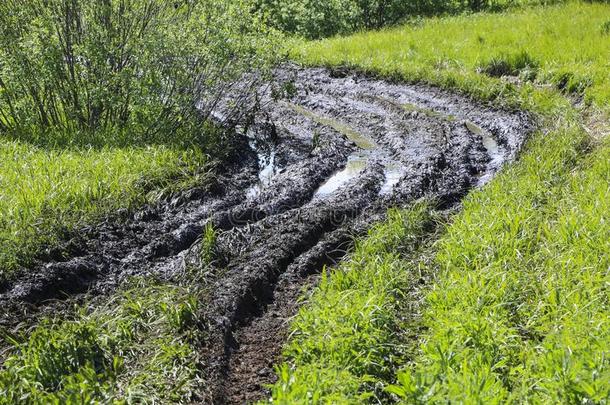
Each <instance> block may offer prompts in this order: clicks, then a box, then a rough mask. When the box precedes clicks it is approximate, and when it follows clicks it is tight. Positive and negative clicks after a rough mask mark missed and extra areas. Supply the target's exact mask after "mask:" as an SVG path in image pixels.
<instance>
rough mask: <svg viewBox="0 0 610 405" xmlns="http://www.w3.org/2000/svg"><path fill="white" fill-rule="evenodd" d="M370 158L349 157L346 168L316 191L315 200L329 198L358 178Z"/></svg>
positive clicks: (359, 155) (357, 155)
mask: <svg viewBox="0 0 610 405" xmlns="http://www.w3.org/2000/svg"><path fill="white" fill-rule="evenodd" d="M367 162H368V157H367V156H364V154H354V155H351V156H350V157H349V159H348V160H347V164H346V165H345V168H344V169H343V170H341V171H339V172H337V173H335V174H334V175H333V176H332V177H331V178H329V179H328V180H326V182H325V183H324V184H322V186H321V187H320V188H319V189H318V191H316V194H315V195H314V198H324V197H328V196H329V195H330V194H332V193H334V192H335V191H337V189H339V188H340V187H342V186H344V185H345V184H347V183H348V182H349V181H350V180H351V179H353V178H355V177H356V176H358V175H359V174H360V173H361V172H362V171H363V170H364V168H365V167H366V164H367Z"/></svg>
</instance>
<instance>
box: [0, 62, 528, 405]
mask: <svg viewBox="0 0 610 405" xmlns="http://www.w3.org/2000/svg"><path fill="white" fill-rule="evenodd" d="M275 76H276V77H275V79H276V84H275V85H273V86H264V87H261V89H260V92H259V94H258V97H257V98H258V100H259V101H260V103H261V110H260V112H259V113H258V114H257V115H256V116H255V117H254V118H253V120H251V121H250V122H249V123H248V125H243V126H241V127H240V128H241V129H240V130H241V131H242V132H243V133H242V136H241V137H240V139H241V141H240V142H241V143H242V147H241V150H240V153H239V159H236V160H235V162H234V163H232V164H230V165H227V167H226V168H225V170H224V171H223V173H221V174H220V176H219V177H218V179H217V181H216V182H215V183H214V185H213V186H211V187H207V188H205V189H204V188H202V189H193V190H190V191H188V192H185V193H182V194H180V195H179V196H176V197H175V198H173V199H172V200H170V201H166V202H163V203H160V204H157V205H155V206H150V207H146V208H145V209H143V210H141V211H139V212H137V213H136V214H135V215H130V216H129V218H127V219H126V220H121V221H118V220H116V219H109V220H107V221H105V222H104V223H102V224H99V225H96V226H92V227H89V228H87V229H83V230H82V232H80V235H79V236H78V238H75V239H74V240H73V241H71V242H70V243H68V244H67V245H66V246H67V247H65V248H64V249H63V250H64V251H65V252H68V253H62V254H57V255H55V256H54V255H53V254H50V255H49V257H48V258H47V260H44V261H40V263H39V264H38V265H37V266H36V267H35V268H33V269H30V270H29V271H28V272H26V273H24V276H23V277H21V278H19V279H17V280H15V281H13V282H11V283H8V284H6V285H5V286H4V287H3V289H2V290H0V304H2V306H3V307H5V308H11V307H12V308H14V306H15V305H18V303H28V304H34V305H39V304H41V303H42V302H43V301H45V300H47V299H50V298H61V297H65V296H73V295H77V294H80V293H84V292H90V293H93V294H96V293H102V292H106V291H111V290H112V289H114V288H116V287H117V286H119V285H120V284H121V283H122V282H124V280H126V279H127V278H128V277H130V276H134V275H138V276H147V275H154V276H155V277H160V278H164V279H168V280H171V279H173V278H177V277H180V275H181V274H182V273H184V272H185V271H186V269H187V268H188V267H189V266H190V265H194V266H197V265H200V263H198V260H200V255H198V253H197V245H198V241H199V238H200V236H201V234H202V232H203V230H204V228H205V226H206V225H207V224H212V225H213V226H214V228H215V229H216V230H217V232H218V238H217V241H216V255H217V261H216V262H215V263H213V265H208V267H207V268H208V269H210V270H209V271H211V272H213V270H212V268H214V267H215V268H218V269H222V271H217V272H215V276H214V277H210V278H209V282H210V283H211V285H210V288H209V294H208V296H206V298H205V300H206V303H205V305H202V307H203V308H204V312H205V313H203V314H202V318H203V319H205V322H204V324H205V325H204V326H203V327H204V328H205V329H206V330H207V332H208V333H207V335H208V336H209V339H208V341H207V343H206V345H205V347H203V348H202V356H203V360H204V361H203V364H204V365H205V366H204V367H205V368H206V370H205V375H206V378H207V379H208V384H207V386H208V389H207V391H206V392H205V393H204V399H205V400H206V402H215V403H243V402H246V401H250V400H254V399H259V398H260V397H261V395H264V392H265V391H264V389H263V387H262V385H263V384H266V383H269V382H272V379H273V372H272V365H273V363H274V362H275V361H276V360H277V358H278V355H279V352H280V349H281V343H282V342H283V341H284V339H285V334H286V325H287V322H288V319H289V318H290V317H291V316H292V315H293V314H294V312H295V310H296V308H297V306H298V305H297V298H298V297H299V295H300V294H301V291H302V289H303V288H305V287H307V286H310V285H312V284H314V283H315V278H316V275H317V274H319V272H320V270H321V269H322V268H323V266H324V265H328V264H333V263H336V262H337V261H338V260H340V259H341V258H342V257H343V256H344V255H345V252H346V251H348V250H349V247H350V244H351V241H352V239H353V236H354V235H360V234H362V233H363V232H365V231H366V230H367V229H368V228H369V227H370V225H372V224H373V223H374V222H376V221H379V220H382V219H383V217H384V214H385V212H386V210H387V209H388V208H389V207H394V206H406V205H408V204H410V203H411V202H413V201H414V200H416V199H418V198H421V197H434V198H436V199H437V200H438V201H439V204H441V205H444V206H451V205H453V204H455V203H456V202H459V201H460V200H461V198H462V197H463V196H464V195H465V194H466V193H467V192H468V191H469V190H471V189H472V188H473V187H477V186H480V185H482V184H484V183H485V182H487V181H489V180H490V179H491V178H492V177H493V175H494V174H495V173H496V172H497V171H498V170H499V169H500V168H501V167H502V165H503V164H504V163H505V162H507V161H510V160H512V159H514V158H515V157H516V154H517V153H518V151H519V149H520V147H521V145H522V143H523V141H524V138H525V136H526V135H527V133H528V132H529V131H530V130H531V126H530V122H529V121H528V119H527V117H526V116H525V115H524V114H522V113H513V112H506V111H499V110H496V109H493V108H491V107H488V106H484V105H481V104H478V103H475V102H472V101H471V100H469V99H467V98H465V97H463V96H458V95H453V94H450V93H447V92H444V91H441V90H438V89H435V88H431V87H427V86H416V85H415V86H414V85H403V84H392V83H388V82H385V81H382V80H374V79H370V78H366V77H363V76H359V75H355V74H340V75H336V74H333V73H332V72H330V71H328V70H325V69H301V68H296V67H287V68H283V69H278V70H277V71H276V72H275ZM278 83H279V84H278ZM280 87H281V88H284V89H289V90H290V91H288V96H286V97H281V98H279V97H277V93H278V91H277V89H278V88H280ZM225 102H226V105H227V106H229V105H231V100H230V97H228V98H227V100H225ZM217 115H218V116H223V106H222V105H219V106H218V111H217ZM56 256H57V257H56ZM190 267H192V266H190ZM16 303H17V304H16ZM2 316H3V323H6V324H10V323H11V319H12V318H14V314H11V313H8V311H5V312H4V313H3V314H2Z"/></svg>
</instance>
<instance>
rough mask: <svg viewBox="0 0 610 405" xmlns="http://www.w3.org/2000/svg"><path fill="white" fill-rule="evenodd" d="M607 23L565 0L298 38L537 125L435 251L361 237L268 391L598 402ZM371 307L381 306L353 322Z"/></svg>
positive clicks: (602, 355)
mask: <svg viewBox="0 0 610 405" xmlns="http://www.w3.org/2000/svg"><path fill="white" fill-rule="evenodd" d="M608 20H610V6H608V5H604V4H588V3H569V4H566V5H563V6H554V7H548V8H536V9H531V10H519V11H515V12H510V13H508V12H507V13H502V14H480V15H472V16H461V17H448V18H440V19H437V18H435V19H429V20H424V21H423V22H422V23H421V24H420V25H417V26H405V27H402V28H397V29H392V30H387V31H382V32H374V33H362V34H357V35H354V36H351V37H346V38H337V39H332V40H325V41H319V42H312V43H304V44H301V45H300V47H299V48H298V49H297V50H296V51H295V52H294V55H295V57H296V58H297V59H298V60H300V61H302V62H303V63H306V64H324V65H331V66H343V65H348V66H351V67H354V68H356V69H358V70H363V71H366V72H369V73H374V74H378V75H381V76H384V77H388V78H393V79H398V80H406V81H423V82H428V83H433V84H436V85H441V86H443V87H447V88H451V89H458V90H461V91H463V92H465V93H467V94H470V95H472V96H474V97H476V98H479V99H482V100H491V101H493V102H494V103H495V104H497V105H505V106H512V107H519V108H524V109H527V110H529V111H532V112H534V113H536V115H537V116H538V119H539V123H540V127H541V130H540V131H538V132H537V133H536V134H534V135H533V136H532V138H531V139H530V141H529V142H528V143H527V145H526V146H525V150H524V152H523V153H522V154H521V156H520V159H519V161H518V162H517V163H515V164H512V165H511V166H510V167H509V168H507V169H505V170H503V171H502V173H501V174H500V175H499V176H498V177H497V178H496V179H494V180H493V181H492V182H491V183H490V184H488V185H487V186H485V187H484V188H483V189H481V190H478V191H475V192H473V193H472V194H471V195H470V196H469V197H467V198H466V200H465V201H464V205H463V207H462V209H461V210H460V212H459V213H458V214H457V215H455V216H454V218H453V220H452V222H451V223H450V224H448V225H447V226H446V227H445V230H444V231H443V232H442V235H441V236H440V238H439V239H438V241H437V242H436V243H435V244H434V246H433V248H432V249H431V251H429V250H426V256H427V255H431V256H432V259H430V260H420V261H418V260H416V259H415V258H412V257H411V258H407V259H404V258H401V259H400V260H398V261H392V266H386V265H385V263H386V261H385V260H386V258H387V257H388V255H391V254H392V253H391V252H393V251H394V250H393V248H391V249H390V250H389V251H388V249H387V247H386V246H385V245H383V244H381V245H380V246H379V247H376V246H374V245H373V247H372V248H371V249H367V250H365V251H362V250H357V252H356V253H355V255H354V258H353V259H352V261H350V262H349V263H346V264H344V265H342V267H341V269H340V270H339V271H338V273H337V274H339V275H338V276H334V277H333V276H331V277H330V278H328V279H326V280H325V281H324V282H323V283H322V286H321V287H320V289H319V290H317V291H316V292H314V293H313V296H312V297H311V299H310V303H308V304H307V305H306V306H305V307H304V308H303V309H302V310H301V312H300V313H299V315H298V317H297V318H296V320H295V321H294V323H293V325H292V331H293V335H292V337H291V340H290V342H289V344H288V348H287V349H286V351H285V358H286V362H285V364H284V365H282V366H281V367H280V368H279V370H278V374H279V377H280V380H279V382H278V383H277V384H276V385H275V386H274V387H273V393H274V402H279V403H332V402H339V403H353V402H355V401H356V399H362V398H369V401H372V402H376V401H382V402H385V401H388V400H389V399H390V398H392V399H393V400H399V401H400V400H402V401H404V402H405V403H447V402H456V403H506V402H517V403H523V402H533V403H605V402H608V401H609V400H610V360H609V356H608V354H609V353H608V348H609V347H610V294H609V292H608V286H609V285H610V225H609V220H610V218H609V214H608V213H609V212H610V138H608V137H607V135H608V125H607V114H608V108H607V103H608V100H609V97H610V76H609V75H608V71H609V69H608V66H609V65H608V64H609V63H610V58H609V52H610V40H609V39H608V37H607V34H606V33H605V31H604V27H605V22H606V21H608ZM506 74H508V75H517V77H516V78H506V77H502V75H506ZM579 100H584V101H585V103H584V105H583V104H579V105H577V106H575V105H574V102H578V101H579ZM395 223H396V222H395V220H394V219H390V221H389V222H388V223H387V224H386V225H381V227H383V226H389V227H392V226H394V225H395ZM405 229H406V230H407V233H401V231H400V230H398V229H395V230H394V231H393V232H395V233H396V235H399V236H398V238H399V239H401V238H407V240H408V237H409V236H410V235H411V232H412V231H411V230H410V227H409V226H405ZM391 234H392V235H394V233H391ZM415 235H417V232H415ZM373 238H374V236H373ZM365 243H366V242H365ZM398 246H400V243H398ZM360 263H370V264H371V265H370V266H371V268H366V270H364V271H363V270H362V266H360ZM346 270H351V276H350V275H349V274H350V273H349V272H348V273H347V274H344V273H345V271H346ZM421 274H424V275H426V274H427V275H429V276H428V277H423V280H424V281H425V286H424V287H422V288H423V291H422V292H420V293H419V294H410V292H411V291H412V290H413V283H412V281H411V280H414V279H415V280H417V279H418V277H420V275H421ZM379 277H383V279H385V280H388V282H387V283H380V282H379V280H378V278H379ZM345 278H352V279H353V280H355V281H353V282H352V284H346V283H344V281H343V280H344V279H345ZM391 280H401V282H398V283H394V282H392V281H391ZM329 291H331V292H332V294H330V293H329ZM342 293H344V294H345V297H346V298H345V300H344V301H340V300H338V299H333V297H334V295H337V296H341V294H342ZM351 296H354V297H358V298H356V299H354V300H350V299H348V298H347V297H351ZM361 296H363V297H367V299H360V298H359V297H361ZM396 297H399V298H396ZM369 302H371V303H373V304H374V307H375V308H377V309H378V310H379V311H380V312H381V314H380V316H375V315H372V316H369V317H367V318H365V320H366V322H365V323H364V324H363V323H362V319H361V317H362V316H363V314H367V313H368V311H369V307H368V303H369ZM414 308H415V309H414ZM378 319H381V320H383V319H389V320H388V321H385V322H384V321H382V322H377V321H378ZM404 319H406V321H405V322H401V320H404ZM363 325H365V326H363ZM380 337H381V338H380ZM360 342H370V346H371V349H370V350H366V349H362V348H361V346H360ZM379 342H381V344H382V347H384V348H386V349H387V352H386V353H383V352H382V353H383V354H382V355H380V356H377V355H376V353H377V344H378V343H379ZM352 347H353V348H354V349H352ZM405 348H406V349H405ZM335 353H337V354H335ZM396 368H401V369H402V371H400V372H398V373H396V374H392V375H388V370H392V369H396ZM379 370H383V372H379Z"/></svg>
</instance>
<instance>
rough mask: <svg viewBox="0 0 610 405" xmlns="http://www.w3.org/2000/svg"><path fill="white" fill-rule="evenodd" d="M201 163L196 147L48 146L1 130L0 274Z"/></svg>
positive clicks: (186, 177)
mask: <svg viewBox="0 0 610 405" xmlns="http://www.w3.org/2000/svg"><path fill="white" fill-rule="evenodd" d="M203 163H205V158H204V156H203V155H202V153H201V152H197V149H190V150H187V149H179V148H171V147H165V146H142V147H128V146H127V147H104V148H85V147H78V148H49V147H38V146H35V145H33V144H30V143H27V142H19V141H15V140H6V139H4V140H3V139H2V138H0V263H1V265H0V279H6V278H8V277H10V276H11V275H12V274H13V273H14V272H15V271H16V270H17V269H19V267H20V266H27V265H28V264H29V263H30V260H31V259H32V257H33V256H34V255H35V254H36V253H38V252H39V251H40V249H41V248H42V247H43V246H47V245H53V244H54V243H56V242H57V241H58V240H60V239H61V238H62V237H63V236H64V235H66V233H67V232H69V231H71V230H72V229H73V228H74V227H75V226H76V225H77V224H82V223H83V222H85V221H92V220H93V219H94V218H97V217H99V216H100V215H102V214H105V213H109V212H111V211H114V210H116V209H118V208H130V207H132V206H134V205H138V204H141V203H143V202H144V201H147V200H148V201H150V200H151V197H152V195H149V194H148V193H149V192H151V191H153V190H157V191H158V190H160V189H163V188H166V187H170V186H171V187H176V186H177V185H178V183H180V182H186V181H192V180H193V178H194V176H195V175H196V173H197V172H198V170H199V171H200V170H201V169H200V166H201V165H202V164H203ZM198 167H199V169H198Z"/></svg>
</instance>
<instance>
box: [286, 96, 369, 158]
mask: <svg viewBox="0 0 610 405" xmlns="http://www.w3.org/2000/svg"><path fill="white" fill-rule="evenodd" d="M284 104H285V105H286V106H288V107H290V108H292V109H293V110H294V111H296V112H297V113H299V114H301V115H304V116H305V117H307V118H310V119H311V120H313V121H315V122H317V123H318V124H321V125H325V126H328V127H331V128H332V129H334V130H335V131H337V132H339V133H340V134H342V135H344V136H345V137H346V138H347V139H349V140H350V141H352V142H354V143H355V144H356V145H357V146H358V147H359V148H362V149H365V150H373V149H376V148H377V144H375V142H374V141H373V140H372V139H370V138H369V137H367V136H365V135H363V134H361V133H359V132H357V131H355V130H354V129H352V128H351V127H350V126H348V125H346V124H344V123H342V122H340V121H337V120H334V119H332V118H328V117H325V116H322V115H318V114H316V113H315V112H313V111H311V110H308V109H307V108H305V107H303V106H300V105H297V104H293V103H284Z"/></svg>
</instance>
